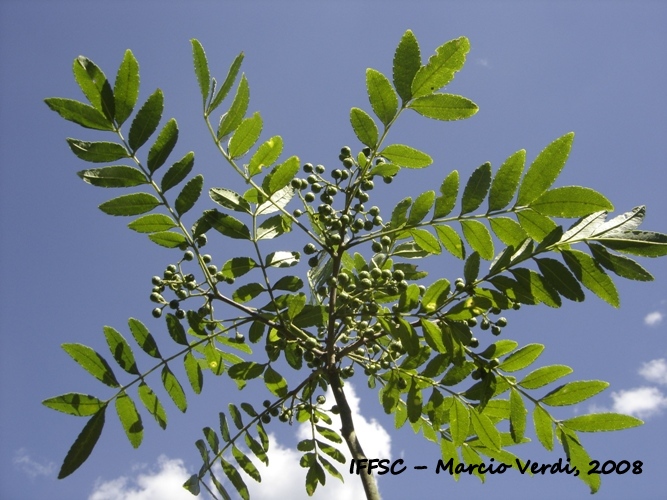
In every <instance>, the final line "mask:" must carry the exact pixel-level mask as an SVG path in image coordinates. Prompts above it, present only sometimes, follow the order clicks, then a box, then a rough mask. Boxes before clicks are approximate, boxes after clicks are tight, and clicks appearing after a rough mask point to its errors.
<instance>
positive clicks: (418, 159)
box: [380, 144, 433, 168]
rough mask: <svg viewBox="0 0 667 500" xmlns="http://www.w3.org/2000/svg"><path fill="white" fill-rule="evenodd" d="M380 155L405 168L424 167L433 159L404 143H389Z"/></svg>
mask: <svg viewBox="0 0 667 500" xmlns="http://www.w3.org/2000/svg"><path fill="white" fill-rule="evenodd" d="M380 155H381V156H384V157H385V158H387V159H388V160H390V161H392V162H393V163H396V164H397V165H400V166H401V167H407V168H424V167H428V166H429V165H430V164H431V163H433V159H432V158H431V157H430V156H429V155H427V154H426V153H423V152H421V151H419V150H417V149H414V148H411V147H410V146H406V145H404V144H391V145H389V146H387V147H386V148H384V149H383V150H382V151H381V152H380Z"/></svg>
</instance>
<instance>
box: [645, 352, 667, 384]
mask: <svg viewBox="0 0 667 500" xmlns="http://www.w3.org/2000/svg"><path fill="white" fill-rule="evenodd" d="M639 374H640V375H641V376H642V377H644V378H645V379H646V380H648V381H649V382H653V383H655V384H667V361H666V360H665V359H664V358H661V359H653V360H651V361H649V362H648V363H644V364H643V365H642V367H641V368H640V369H639Z"/></svg>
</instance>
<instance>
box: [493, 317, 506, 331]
mask: <svg viewBox="0 0 667 500" xmlns="http://www.w3.org/2000/svg"><path fill="white" fill-rule="evenodd" d="M496 325H498V326H499V327H500V328H503V327H505V326H507V318H505V317H504V316H501V317H500V318H498V319H497V320H496Z"/></svg>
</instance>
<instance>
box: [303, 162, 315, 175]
mask: <svg viewBox="0 0 667 500" xmlns="http://www.w3.org/2000/svg"><path fill="white" fill-rule="evenodd" d="M303 171H304V172H306V173H307V174H310V173H311V172H312V171H313V164H312V163H306V164H305V165H304V166H303Z"/></svg>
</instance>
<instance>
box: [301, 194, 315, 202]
mask: <svg viewBox="0 0 667 500" xmlns="http://www.w3.org/2000/svg"><path fill="white" fill-rule="evenodd" d="M303 199H304V200H306V203H312V202H314V201H315V195H314V194H313V193H306V194H305V195H304V196H303Z"/></svg>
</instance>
